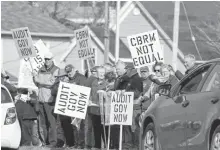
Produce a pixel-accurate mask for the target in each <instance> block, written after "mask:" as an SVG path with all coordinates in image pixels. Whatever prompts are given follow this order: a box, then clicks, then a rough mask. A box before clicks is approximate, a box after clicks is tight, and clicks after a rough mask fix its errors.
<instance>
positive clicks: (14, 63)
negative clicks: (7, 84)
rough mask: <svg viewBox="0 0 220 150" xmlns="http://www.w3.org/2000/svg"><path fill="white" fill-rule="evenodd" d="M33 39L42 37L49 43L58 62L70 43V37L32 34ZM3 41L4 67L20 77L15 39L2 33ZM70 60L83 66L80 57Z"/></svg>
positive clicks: (78, 65) (34, 40)
mask: <svg viewBox="0 0 220 150" xmlns="http://www.w3.org/2000/svg"><path fill="white" fill-rule="evenodd" d="M32 39H33V42H34V43H35V42H36V41H37V40H39V39H41V40H42V41H43V42H46V43H49V45H50V50H51V52H52V53H53V54H54V58H55V63H56V64H58V63H59V62H60V58H61V56H62V55H63V54H64V53H65V51H66V49H67V48H68V46H69V45H70V38H45V37H36V36H32ZM1 41H2V55H3V67H4V68H5V70H7V71H8V72H10V73H11V74H13V75H15V76H16V77H18V74H19V67H20V59H19V55H18V52H17V49H16V46H15V44H14V41H13V39H12V37H11V36H9V35H2V40H1ZM69 62H70V63H72V64H77V65H76V67H77V68H81V66H80V65H81V64H80V63H78V62H79V60H78V59H75V58H71V59H70V60H69Z"/></svg>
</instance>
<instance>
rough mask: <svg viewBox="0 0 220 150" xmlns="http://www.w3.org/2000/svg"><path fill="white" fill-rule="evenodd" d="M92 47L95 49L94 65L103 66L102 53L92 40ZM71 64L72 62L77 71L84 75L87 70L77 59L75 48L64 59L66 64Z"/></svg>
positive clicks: (82, 62)
mask: <svg viewBox="0 0 220 150" xmlns="http://www.w3.org/2000/svg"><path fill="white" fill-rule="evenodd" d="M92 47H93V48H94V49H95V65H102V64H104V53H103V51H102V50H101V48H100V47H99V46H98V45H97V44H96V43H95V41H94V40H92ZM71 62H74V64H73V65H74V66H77V68H78V70H79V71H80V72H82V73H84V71H85V70H86V69H87V68H86V67H84V66H86V65H84V63H86V62H85V61H82V60H80V59H79V58H78V53H77V50H76V47H74V48H73V50H72V52H71V53H70V54H69V55H68V56H67V58H66V59H65V63H66V64H67V63H71Z"/></svg>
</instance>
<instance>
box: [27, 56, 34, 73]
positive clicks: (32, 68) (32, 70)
mask: <svg viewBox="0 0 220 150" xmlns="http://www.w3.org/2000/svg"><path fill="white" fill-rule="evenodd" d="M28 61H29V63H30V65H31V72H32V74H34V72H33V71H34V69H33V66H32V63H31V60H30V58H28Z"/></svg>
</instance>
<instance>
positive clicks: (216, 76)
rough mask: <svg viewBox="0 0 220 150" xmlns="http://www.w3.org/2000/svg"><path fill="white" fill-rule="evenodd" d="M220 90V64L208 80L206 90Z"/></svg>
mask: <svg viewBox="0 0 220 150" xmlns="http://www.w3.org/2000/svg"><path fill="white" fill-rule="evenodd" d="M216 90H220V65H217V66H216V67H215V68H214V69H213V71H212V73H211V75H210V77H209V78H208V79H207V80H206V84H205V88H204V91H216Z"/></svg>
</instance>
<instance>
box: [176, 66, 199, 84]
mask: <svg viewBox="0 0 220 150" xmlns="http://www.w3.org/2000/svg"><path fill="white" fill-rule="evenodd" d="M197 67H198V65H194V66H193V67H192V68H191V69H188V70H186V72H185V75H187V74H189V73H190V72H192V71H193V70H194V69H195V68H197ZM175 76H176V77H177V78H178V79H179V80H181V79H182V78H183V77H184V75H183V74H182V73H181V72H180V71H179V70H177V71H176V72H175Z"/></svg>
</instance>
